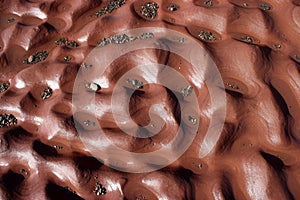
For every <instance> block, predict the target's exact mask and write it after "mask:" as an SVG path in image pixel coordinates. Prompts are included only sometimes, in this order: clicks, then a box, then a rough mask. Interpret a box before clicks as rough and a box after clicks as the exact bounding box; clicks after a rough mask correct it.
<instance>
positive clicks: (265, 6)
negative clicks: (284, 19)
mask: <svg viewBox="0 0 300 200" xmlns="http://www.w3.org/2000/svg"><path fill="white" fill-rule="evenodd" d="M259 8H260V9H262V10H264V11H266V10H271V6H269V5H268V4H267V3H262V4H260V7H259Z"/></svg>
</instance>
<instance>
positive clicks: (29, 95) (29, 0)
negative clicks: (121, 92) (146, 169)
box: [0, 0, 300, 200]
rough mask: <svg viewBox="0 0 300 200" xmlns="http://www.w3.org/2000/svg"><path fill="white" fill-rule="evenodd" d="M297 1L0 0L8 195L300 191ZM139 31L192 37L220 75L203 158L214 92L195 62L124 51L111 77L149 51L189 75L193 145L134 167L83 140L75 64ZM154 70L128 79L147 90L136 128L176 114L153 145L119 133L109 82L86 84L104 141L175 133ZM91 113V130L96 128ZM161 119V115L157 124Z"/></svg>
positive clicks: (251, 196) (0, 187)
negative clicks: (217, 118) (218, 115)
mask: <svg viewBox="0 0 300 200" xmlns="http://www.w3.org/2000/svg"><path fill="white" fill-rule="evenodd" d="M141 6H144V7H143V10H142V11H141ZM299 6H300V1H297V0H281V1H279V0H273V1H271V0H266V1H264V2H262V1H258V0H210V1H206V0H194V1H191V0H184V1H179V0H155V1H152V0H151V1H144V0H137V1H121V0H115V1H107V0H103V1H100V0H76V1H71V0H58V1H54V0H19V1H18V0H0V85H1V89H0V90H1V91H0V116H1V122H0V123H1V126H0V176H1V179H0V199H3V200H6V199H16V200H18V199H24V200H29V199H30V200H31V199H40V200H42V199H88V200H89V199H116V200H117V199H129V200H131V199H132V200H133V199H151V200H152V199H162V200H166V199H170V200H174V199H176V200H177V199H196V200H225V199H226V200H233V199H236V200H260V199H263V200H279V199H280V200H294V199H300V190H299V188H300V158H299V155H300V76H299V72H300V71H299V70H300V40H299V34H300V7H299ZM139 27H166V28H169V29H173V30H177V31H180V32H181V33H183V34H185V35H187V37H193V38H195V39H197V40H198V42H199V44H201V45H202V46H204V47H205V48H206V49H207V50H208V51H209V52H210V54H211V56H212V58H213V60H214V62H215V63H216V65H217V67H218V69H219V71H220V74H221V76H222V79H223V82H224V85H225V88H226V99H224V101H226V106H227V108H226V109H227V110H226V118H225V123H224V127H223V130H222V133H221V137H220V138H219V140H218V142H217V145H216V146H215V147H214V149H213V151H212V152H211V153H210V154H209V155H207V156H205V157H204V158H201V157H199V144H200V143H201V141H202V140H203V136H204V135H205V131H206V129H207V127H208V124H209V121H210V115H209V114H207V113H209V110H210V109H211V108H210V99H209V97H208V96H209V94H208V91H207V89H206V88H205V87H204V86H203V87H199V82H197V81H198V80H197V79H196V80H195V79H192V77H193V71H191V70H190V67H189V63H187V62H186V61H185V60H182V59H180V58H178V56H176V55H174V54H172V53H169V52H165V51H160V50H147V49H145V50H139V51H136V52H131V53H130V54H128V55H126V56H123V57H121V58H120V59H119V60H118V61H116V63H114V64H112V65H118V66H119V67H117V68H116V67H115V68H111V70H109V71H108V72H107V73H106V79H107V80H109V83H110V84H111V85H113V84H114V83H115V82H116V81H117V80H118V79H119V78H120V76H121V74H123V73H125V72H126V71H128V70H129V69H130V68H132V67H133V66H135V65H138V64H141V63H143V60H141V58H142V59H144V60H151V61H154V62H157V63H161V64H163V63H167V64H168V65H170V66H172V67H174V68H177V69H180V70H179V71H180V72H181V73H182V74H183V76H185V77H187V79H189V80H191V86H190V87H188V86H183V87H182V90H179V91H178V92H179V93H180V92H182V93H183V94H184V96H188V95H189V93H191V92H196V93H197V94H198V96H199V98H200V97H201V100H200V105H199V107H200V110H201V111H200V114H199V113H193V110H191V111H190V112H191V113H192V114H193V115H191V116H190V117H189V116H187V118H186V119H185V120H186V121H185V123H189V122H191V123H192V124H197V123H199V131H198V134H197V135H196V137H195V139H194V141H193V143H192V145H191V146H190V147H189V148H188V150H187V151H186V152H185V153H184V154H183V155H182V156H181V157H180V158H179V159H178V160H177V161H176V162H174V163H172V164H171V165H169V166H167V167H165V168H163V169H161V170H158V171H155V172H150V173H145V174H130V173H124V172H120V171H117V170H113V169H111V168H109V167H108V166H106V165H104V164H103V163H102V162H101V161H100V160H99V159H97V158H95V157H93V155H91V154H90V153H89V152H88V150H87V149H86V147H85V146H84V145H83V144H82V142H81V140H80V138H79V137H78V134H77V131H76V129H75V125H74V121H73V116H72V115H73V111H74V109H76V108H74V106H73V105H72V93H73V84H74V81H75V77H76V74H77V71H78V69H79V68H80V66H84V67H85V68H89V67H93V66H89V64H88V63H84V59H85V57H86V56H87V55H88V54H89V53H90V52H91V50H92V49H93V48H95V47H97V46H98V47H99V46H101V45H103V46H105V45H107V44H108V43H113V42H111V40H112V39H111V38H110V37H111V36H113V35H116V34H119V35H120V34H122V33H123V31H124V30H127V29H133V28H139ZM123 36H124V35H123ZM144 37H147V36H144ZM148 37H149V35H148ZM150 37H151V36H150ZM104 38H106V40H104ZM107 38H110V39H109V40H110V41H109V42H108V39H107ZM134 39H136V38H127V37H126V36H124V37H123V40H122V42H124V43H125V42H128V41H127V40H134ZM182 41H184V40H183V39H182ZM114 42H115V41H114ZM148 75H149V74H147V72H141V73H140V74H136V77H133V78H132V79H130V80H128V81H127V85H126V86H125V87H127V88H128V90H129V89H137V91H140V92H136V93H134V95H133V97H132V101H131V102H130V109H131V111H130V112H131V114H132V118H133V120H134V121H135V122H136V123H139V124H142V125H147V123H148V122H149V120H148V118H147V117H145V116H147V112H148V110H149V108H150V107H151V105H152V104H161V105H163V106H164V109H165V111H166V112H167V114H168V116H170V118H171V120H170V121H168V122H167V123H166V124H165V126H164V129H163V132H162V133H160V134H158V135H156V136H154V137H153V138H151V139H149V138H148V139H136V138H134V137H132V136H128V135H124V134H122V133H121V131H119V129H118V127H117V124H116V122H115V121H114V118H113V116H112V115H111V114H110V113H109V110H110V108H109V106H110V102H109V97H110V96H111V92H112V91H111V88H110V87H105V86H104V87H102V86H100V85H96V83H87V86H88V87H87V89H89V90H90V91H89V92H95V96H96V97H95V98H96V100H97V106H98V108H99V110H98V113H96V116H97V120H98V122H99V123H100V124H101V125H102V126H103V127H105V129H106V130H107V131H106V134H107V137H108V138H109V139H110V140H111V141H113V142H114V144H116V145H117V146H118V147H120V148H123V149H125V150H128V151H133V152H149V151H153V150H156V149H159V148H160V147H162V146H164V145H165V144H167V143H168V142H169V141H170V140H171V139H172V138H173V132H174V130H176V129H177V128H178V123H177V121H176V120H177V118H178V116H177V115H178V112H177V110H176V109H177V107H176V101H175V100H174V96H172V95H170V92H169V91H168V90H167V89H166V88H164V87H162V86H156V85H154V86H153V85H143V83H144V79H145V78H146V77H147V76H148ZM184 87H185V88H184ZM191 88H193V89H191ZM222 101H223V100H222ZM99 113H101V114H99ZM103 113H105V114H103ZM195 115H200V122H198V121H196V120H195V119H194V118H193V117H192V116H195ZM84 120H85V121H84V122H83V127H84V128H85V129H88V130H89V131H93V127H94V122H93V121H92V120H90V119H89V118H88V117H87V118H85V119H84ZM161 120H162V118H161V116H160V112H157V113H155V115H154V123H157V124H159V123H160V122H161ZM171 122H173V123H171ZM128 127H129V128H130V124H128ZM133 131H134V130H133ZM162 159H165V158H162Z"/></svg>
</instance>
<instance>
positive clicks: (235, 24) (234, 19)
mask: <svg viewBox="0 0 300 200" xmlns="http://www.w3.org/2000/svg"><path fill="white" fill-rule="evenodd" d="M229 19H230V21H228V26H227V32H228V34H229V35H231V37H232V38H234V39H236V40H239V41H242V42H245V43H248V44H256V45H260V44H265V43H266V42H267V41H268V40H269V34H270V31H271V30H270V28H269V27H271V25H272V21H270V20H266V19H265V16H264V15H263V13H262V12H261V11H260V10H254V9H251V10H250V9H249V10H248V9H237V10H236V12H235V13H233V14H232V15H231V16H230V18H229Z"/></svg>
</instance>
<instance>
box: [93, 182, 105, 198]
mask: <svg viewBox="0 0 300 200" xmlns="http://www.w3.org/2000/svg"><path fill="white" fill-rule="evenodd" d="M93 192H94V193H95V194H96V195H97V196H100V195H105V194H106V189H105V187H103V186H102V185H101V184H100V183H98V182H97V183H96V185H95V189H94V191H93Z"/></svg>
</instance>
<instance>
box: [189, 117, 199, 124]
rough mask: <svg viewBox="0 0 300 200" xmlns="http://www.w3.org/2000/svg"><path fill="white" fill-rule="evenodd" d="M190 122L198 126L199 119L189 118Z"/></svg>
mask: <svg viewBox="0 0 300 200" xmlns="http://www.w3.org/2000/svg"><path fill="white" fill-rule="evenodd" d="M189 121H190V122H191V123H192V124H193V125H196V124H197V119H196V118H194V117H192V116H189Z"/></svg>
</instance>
